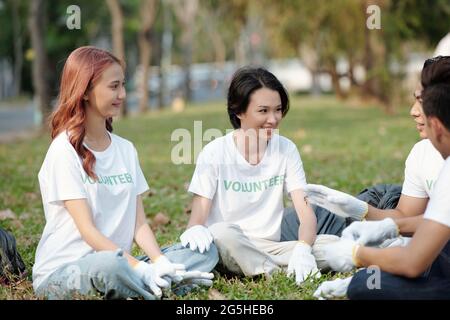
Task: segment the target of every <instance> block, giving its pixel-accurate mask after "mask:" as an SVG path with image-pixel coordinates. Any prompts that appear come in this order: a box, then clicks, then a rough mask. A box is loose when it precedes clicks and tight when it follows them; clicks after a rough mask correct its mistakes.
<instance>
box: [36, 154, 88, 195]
mask: <svg viewBox="0 0 450 320" xmlns="http://www.w3.org/2000/svg"><path fill="white" fill-rule="evenodd" d="M56 149H57V148H56V146H55V147H54V148H51V149H50V150H49V152H48V153H47V156H46V159H45V163H44V165H43V166H44V168H45V172H43V178H44V179H45V181H46V184H45V186H46V188H47V190H46V192H45V193H46V195H47V199H46V202H47V203H50V204H61V201H65V200H74V199H85V198H87V194H86V190H85V188H84V182H86V180H87V179H88V177H87V174H86V173H85V172H84V170H83V168H82V165H81V162H80V161H79V160H78V157H77V154H76V153H75V151H73V152H72V151H71V150H69V147H68V146H59V148H58V150H56Z"/></svg>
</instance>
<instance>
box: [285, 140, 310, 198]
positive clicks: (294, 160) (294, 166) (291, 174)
mask: <svg viewBox="0 0 450 320" xmlns="http://www.w3.org/2000/svg"><path fill="white" fill-rule="evenodd" d="M284 182H285V188H286V191H287V192H291V191H294V190H297V189H304V188H305V186H306V176H305V171H304V169H303V162H302V159H301V158H300V153H299V152H298V150H297V147H296V146H295V145H294V144H292V146H291V148H290V150H289V152H288V156H287V163H286V177H285V180H284Z"/></svg>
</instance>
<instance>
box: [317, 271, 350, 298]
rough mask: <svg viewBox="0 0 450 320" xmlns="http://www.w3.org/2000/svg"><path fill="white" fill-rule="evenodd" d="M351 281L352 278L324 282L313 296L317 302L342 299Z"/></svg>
mask: <svg viewBox="0 0 450 320" xmlns="http://www.w3.org/2000/svg"><path fill="white" fill-rule="evenodd" d="M351 281H352V277H348V278H345V279H335V280H331V281H325V282H323V283H322V284H321V285H320V286H319V287H318V288H317V290H316V291H315V292H314V294H313V296H314V297H315V298H317V299H319V300H325V299H333V298H343V297H345V296H346V295H347V289H348V286H349V285H350V282H351Z"/></svg>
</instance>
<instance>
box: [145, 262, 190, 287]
mask: <svg viewBox="0 0 450 320" xmlns="http://www.w3.org/2000/svg"><path fill="white" fill-rule="evenodd" d="M152 265H153V268H154V269H155V272H156V274H157V275H158V276H160V277H164V279H165V280H166V281H167V282H168V283H169V284H170V281H173V282H180V281H181V280H182V277H181V276H180V275H178V273H179V272H185V270H186V267H185V265H184V264H180V263H172V262H170V260H169V259H168V258H167V257H166V256H165V255H160V256H159V257H158V258H157V259H155V261H154V262H153V264H152Z"/></svg>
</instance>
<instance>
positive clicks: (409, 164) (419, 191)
mask: <svg viewBox="0 0 450 320" xmlns="http://www.w3.org/2000/svg"><path fill="white" fill-rule="evenodd" d="M419 161H420V152H419V150H418V148H417V146H414V148H413V149H412V150H411V152H410V153H409V155H408V158H406V161H405V181H404V182H403V187H402V194H404V195H406V196H410V197H416V198H428V194H427V192H426V190H425V188H424V186H423V182H422V181H421V179H420V172H421V169H420V165H419Z"/></svg>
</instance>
